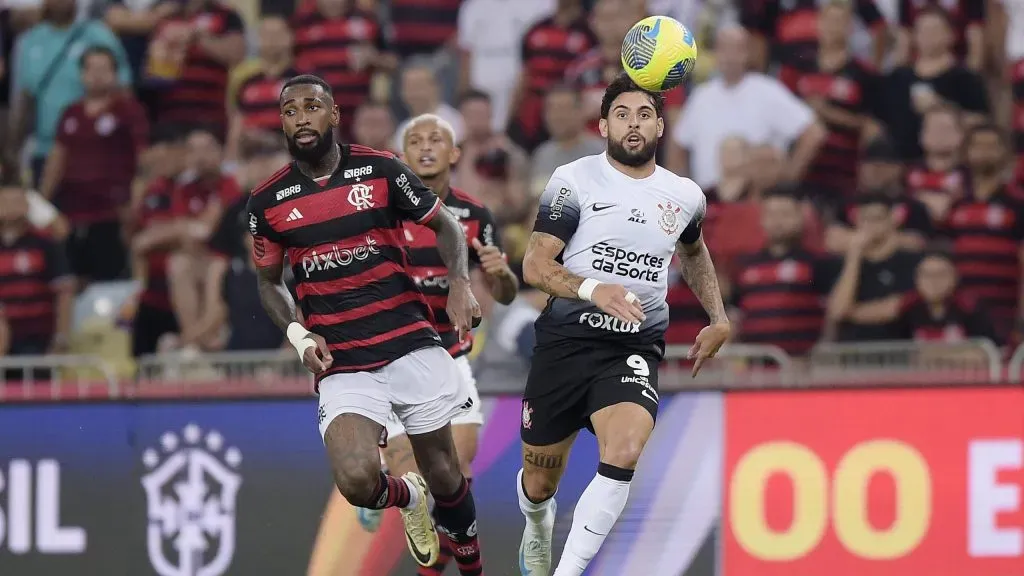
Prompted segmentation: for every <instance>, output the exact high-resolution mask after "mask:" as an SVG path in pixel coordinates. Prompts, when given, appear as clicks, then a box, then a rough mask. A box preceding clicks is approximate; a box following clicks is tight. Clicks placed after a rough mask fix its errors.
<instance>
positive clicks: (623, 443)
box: [601, 433, 644, 470]
mask: <svg viewBox="0 0 1024 576" xmlns="http://www.w3.org/2000/svg"><path fill="white" fill-rule="evenodd" d="M643 450H644V443H643V441H642V440H641V439H640V438H638V437H635V436H633V435H631V434H629V433H626V434H623V435H621V436H618V437H616V438H614V439H612V440H609V441H608V442H607V444H605V446H604V449H603V450H601V462H604V463H605V464H611V465H612V466H615V467H618V468H625V469H627V470H633V469H635V468H636V463H637V461H639V460H640V454H641V453H642V452H643Z"/></svg>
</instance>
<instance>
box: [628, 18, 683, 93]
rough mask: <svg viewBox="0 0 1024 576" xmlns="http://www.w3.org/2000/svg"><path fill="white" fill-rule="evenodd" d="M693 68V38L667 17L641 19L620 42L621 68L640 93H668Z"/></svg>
mask: <svg viewBox="0 0 1024 576" xmlns="http://www.w3.org/2000/svg"><path fill="white" fill-rule="evenodd" d="M696 64H697V43H696V42H694V40H693V34H691V33H690V31H689V30H687V29H686V26H683V25H682V24H680V23H679V22H678V21H677V20H674V19H672V18H669V17H667V16H648V17H647V18H644V19H643V20H641V21H639V22H637V23H636V24H634V25H633V27H632V28H630V29H629V33H627V34H626V39H625V40H623V41H622V67H623V68H625V70H626V74H628V75H629V77H630V78H631V79H632V80H633V82H635V83H636V85H637V86H639V87H641V88H643V89H644V90H650V91H652V92H664V91H665V90H671V89H673V88H675V87H676V86H679V85H680V84H682V83H683V80H684V79H685V78H686V76H687V75H688V74H689V73H690V72H691V71H693V67H694V66H695V65H696Z"/></svg>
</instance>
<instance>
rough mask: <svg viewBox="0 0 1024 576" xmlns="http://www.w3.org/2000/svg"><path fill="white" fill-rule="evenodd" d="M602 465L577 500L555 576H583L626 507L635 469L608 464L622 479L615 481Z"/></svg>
mask: <svg viewBox="0 0 1024 576" xmlns="http://www.w3.org/2000/svg"><path fill="white" fill-rule="evenodd" d="M602 468H605V466H604V465H602V467H601V468H598V473H597V475H596V476H594V479H593V480H591V481H590V485H588V486H587V489H586V490H584V491H583V495H582V496H580V499H579V501H578V502H577V503H576V509H575V510H574V511H573V513H572V529H571V530H569V538H568V539H567V540H566V541H565V548H564V549H563V550H562V559H561V560H559V562H558V567H557V568H556V569H555V573H554V576H581V575H582V574H583V571H584V570H586V569H587V565H588V564H590V561H591V560H593V559H594V556H596V555H597V551H598V550H599V549H600V548H601V544H603V543H604V539H605V537H606V536H608V532H610V531H611V529H612V526H614V525H615V522H616V521H617V520H618V519H619V515H620V514H622V509H623V508H625V507H626V498H627V497H628V496H629V483H630V480H632V472H631V471H628V470H623V469H621V468H614V467H611V466H608V467H607V468H611V469H612V471H613V473H612V475H615V476H617V477H620V478H623V479H621V480H613V479H612V478H609V477H608V476H606V475H604V474H602V473H601V472H602V471H603V470H602ZM616 472H617V473H616ZM627 473H628V474H627ZM626 478H629V479H626Z"/></svg>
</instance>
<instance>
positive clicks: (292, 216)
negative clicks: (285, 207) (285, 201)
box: [284, 208, 302, 222]
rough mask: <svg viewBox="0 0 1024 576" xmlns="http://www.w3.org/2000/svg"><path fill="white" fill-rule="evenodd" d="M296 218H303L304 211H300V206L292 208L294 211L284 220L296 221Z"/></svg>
mask: <svg viewBox="0 0 1024 576" xmlns="http://www.w3.org/2000/svg"><path fill="white" fill-rule="evenodd" d="M296 220H302V212H299V209H298V208H292V211H291V212H289V213H288V217H287V218H285V219H284V221H285V222H295V221H296Z"/></svg>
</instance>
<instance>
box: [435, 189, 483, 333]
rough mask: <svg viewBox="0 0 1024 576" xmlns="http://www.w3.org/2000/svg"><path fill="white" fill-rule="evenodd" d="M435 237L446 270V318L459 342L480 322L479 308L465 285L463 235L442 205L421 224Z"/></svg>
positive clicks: (466, 262) (466, 250)
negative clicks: (449, 320) (457, 333)
mask: <svg viewBox="0 0 1024 576" xmlns="http://www.w3.org/2000/svg"><path fill="white" fill-rule="evenodd" d="M424 224H425V225H426V226H427V227H428V228H430V229H431V230H433V231H434V234H435V235H436V236H437V251H438V252H440V253H441V260H443V261H444V265H445V267H447V268H448V307H447V310H448V318H449V319H451V322H452V325H453V326H455V329H456V330H458V331H459V340H462V337H463V336H464V335H465V334H466V333H467V332H469V331H470V330H471V329H472V328H473V325H474V323H475V321H476V319H478V318H480V304H478V303H477V301H476V297H474V296H473V289H472V287H471V286H470V283H469V248H468V247H467V246H466V233H465V232H463V231H462V225H461V224H459V221H458V220H457V219H456V218H455V216H454V215H453V214H452V213H451V212H449V211H448V209H447V208H445V207H444V206H443V205H442V206H441V207H440V209H439V210H438V211H437V214H435V215H434V216H433V217H432V218H431V219H430V220H428V221H427V222H425V223H424Z"/></svg>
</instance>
